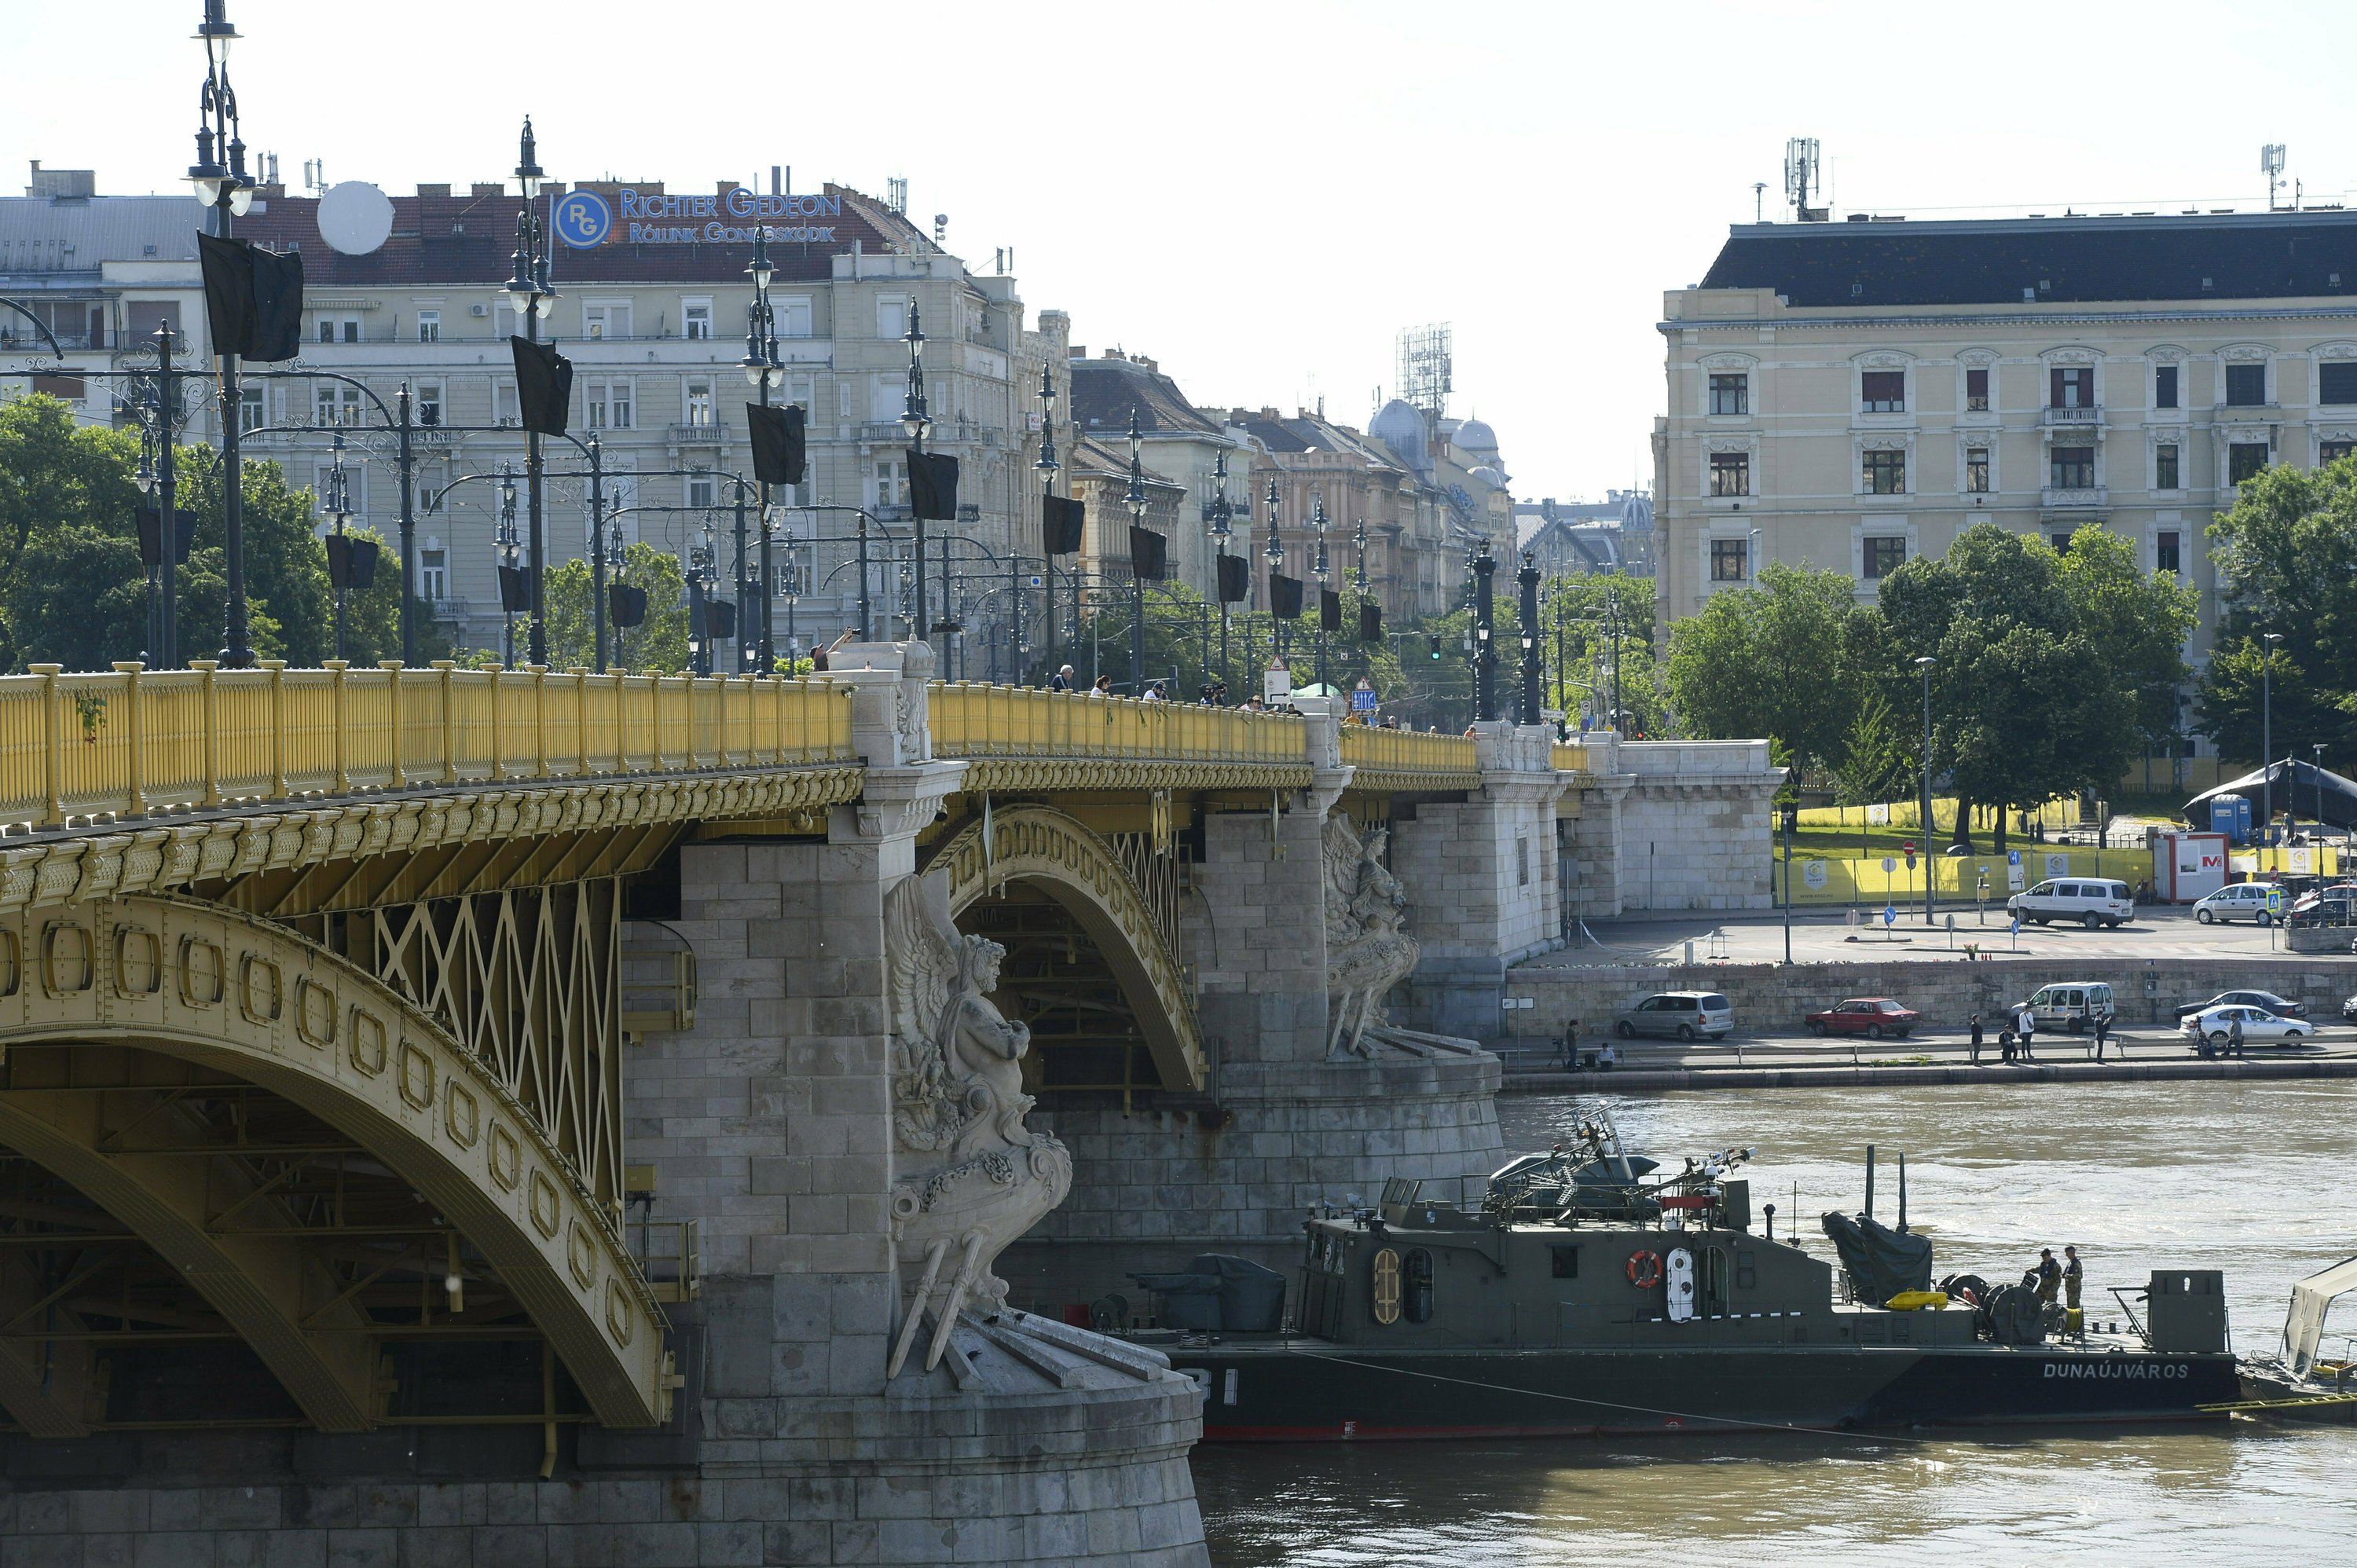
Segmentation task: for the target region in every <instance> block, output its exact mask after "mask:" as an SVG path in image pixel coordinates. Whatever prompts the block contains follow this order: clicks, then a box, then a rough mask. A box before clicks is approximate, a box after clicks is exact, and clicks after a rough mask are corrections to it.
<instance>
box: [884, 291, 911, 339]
mask: <svg viewBox="0 0 2357 1568" xmlns="http://www.w3.org/2000/svg"><path fill="white" fill-rule="evenodd" d="M908 332H909V302H908V301H907V300H905V299H879V300H877V302H876V336H877V337H878V338H904V337H906V336H908Z"/></svg>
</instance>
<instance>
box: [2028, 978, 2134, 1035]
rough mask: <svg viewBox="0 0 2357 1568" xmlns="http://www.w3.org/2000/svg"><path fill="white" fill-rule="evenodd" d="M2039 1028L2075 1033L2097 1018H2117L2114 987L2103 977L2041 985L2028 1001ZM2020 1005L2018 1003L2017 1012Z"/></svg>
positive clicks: (2088, 1025)
mask: <svg viewBox="0 0 2357 1568" xmlns="http://www.w3.org/2000/svg"><path fill="white" fill-rule="evenodd" d="M2027 1005H2028V1006H2029V1010H2030V1012H2031V1014H2033V1015H2035V1016H2036V1017H2037V1019H2038V1026H2039V1027H2040V1029H2061V1030H2062V1031H2063V1032H2064V1033H2066V1034H2072V1035H2075V1034H2078V1033H2079V1032H2080V1031H2081V1030H2083V1029H2086V1028H2089V1027H2092V1026H2093V1023H2094V1021H2095V1020H2096V1019H2097V1018H2099V1017H2100V1018H2116V1017H2118V1016H2119V1014H2118V1013H2117V1011H2116V1010H2115V1008H2114V1006H2113V1004H2112V988H2111V987H2110V986H2108V985H2106V984H2104V983H2103V982H2102V981H2100V980H2074V981H2072V982H2070V983H2067V984H2062V985H2047V986H2041V987H2040V988H2039V990H2038V993H2037V994H2035V995H2033V996H2032V997H2030V999H2029V1003H2028V1004H2027ZM2020 1010H2021V1009H2020V1008H2018V1007H2017V1008H2015V1009H2014V1011H2015V1012H2017V1013H2018V1012H2019V1011H2020Z"/></svg>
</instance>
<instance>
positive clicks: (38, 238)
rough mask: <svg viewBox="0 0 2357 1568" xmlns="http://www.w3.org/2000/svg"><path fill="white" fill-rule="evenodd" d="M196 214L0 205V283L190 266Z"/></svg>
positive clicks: (123, 204) (111, 204)
mask: <svg viewBox="0 0 2357 1568" xmlns="http://www.w3.org/2000/svg"><path fill="white" fill-rule="evenodd" d="M202 212H203V209H200V208H199V206H198V205H197V199H196V198H195V197H193V196H99V197H91V198H89V199H66V200H51V199H48V198H47V197H23V196H7V197H0V277H5V278H7V279H9V280H10V281H11V282H13V283H20V284H21V283H30V282H34V281H38V280H44V279H48V280H52V281H63V280H62V279H60V278H59V277H58V274H86V275H87V276H88V277H91V278H93V279H94V278H96V277H97V275H98V272H99V268H100V266H101V264H102V263H106V262H141V261H154V262H193V261H195V260H196V259H197V223H198V220H199V218H200V217H201V216H202ZM510 221H511V222H512V221H513V219H512V218H511V219H510ZM150 245H153V246H154V247H155V248H156V250H155V254H154V255H152V256H151V255H149V254H148V253H147V247H148V246H150Z"/></svg>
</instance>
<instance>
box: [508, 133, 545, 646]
mask: <svg viewBox="0 0 2357 1568" xmlns="http://www.w3.org/2000/svg"><path fill="white" fill-rule="evenodd" d="M513 177H514V179H515V182H516V187H517V188H518V190H519V191H521V192H522V197H523V202H522V205H521V206H520V207H518V208H517V209H516V248H515V254H514V256H513V257H512V258H511V260H512V261H513V263H514V270H513V272H512V273H511V274H510V276H509V278H508V281H507V285H506V292H507V294H508V295H509V296H510V298H511V300H512V301H513V303H514V306H515V311H516V314H517V315H519V316H521V317H523V339H524V341H525V342H527V343H531V344H537V343H539V341H540V323H541V318H542V317H545V316H549V315H553V314H554V312H555V309H556V285H555V283H554V281H553V280H552V278H551V276H550V268H551V266H552V265H553V264H554V263H553V260H552V257H551V255H550V252H551V249H552V248H553V244H554V242H553V239H552V237H551V235H550V234H549V232H548V231H547V229H546V228H545V227H544V226H543V224H542V223H541V221H540V217H539V214H538V213H536V212H535V211H534V210H533V203H534V202H535V201H538V200H539V199H540V190H541V185H542V183H543V182H544V180H545V179H546V178H547V177H548V176H547V171H546V170H544V169H543V168H542V167H541V166H540V162H539V159H538V157H537V156H536V154H535V152H534V145H533V134H532V116H530V115H528V114H527V115H526V116H524V122H523V134H522V138H521V139H520V140H519V142H518V144H517V156H516V166H515V173H514V176H513ZM540 442H541V436H540V432H539V431H537V430H530V429H527V430H526V431H525V432H524V436H523V473H524V496H525V503H524V504H525V516H526V530H527V534H528V537H527V540H526V546H525V548H526V551H527V553H528V563H527V565H526V568H525V573H524V583H525V588H524V606H525V614H526V617H527V624H528V626H529V628H530V640H531V650H530V652H529V653H528V655H527V658H528V659H529V660H530V661H531V662H532V663H533V664H536V665H545V664H546V663H547V662H548V607H547V604H546V601H545V599H544V596H543V591H542V590H543V587H544V579H545V577H546V575H547V571H548V519H547V516H546V513H545V512H544V510H543V507H542V497H541V482H542V478H543V475H544V473H545V471H546V465H545V463H544V460H543V456H542V453H541V445H540Z"/></svg>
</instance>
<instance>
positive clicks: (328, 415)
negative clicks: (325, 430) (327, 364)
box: [311, 381, 361, 424]
mask: <svg viewBox="0 0 2357 1568" xmlns="http://www.w3.org/2000/svg"><path fill="white" fill-rule="evenodd" d="M360 422H361V389H360V388H358V387H348V386H339V385H338V384H337V383H335V382H333V381H328V382H323V383H321V384H320V385H318V386H317V387H314V388H313V389H312V392H311V423H312V424H359V423H360Z"/></svg>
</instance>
